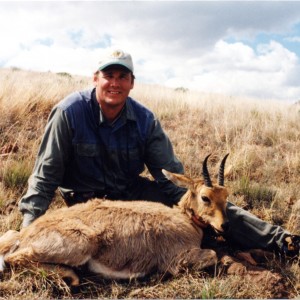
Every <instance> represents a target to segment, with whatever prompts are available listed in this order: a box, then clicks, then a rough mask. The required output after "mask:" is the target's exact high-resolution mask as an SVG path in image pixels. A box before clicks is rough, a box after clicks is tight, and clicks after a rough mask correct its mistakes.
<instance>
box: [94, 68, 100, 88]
mask: <svg viewBox="0 0 300 300" xmlns="http://www.w3.org/2000/svg"><path fill="white" fill-rule="evenodd" d="M98 79H99V71H97V72H95V73H94V76H93V83H94V86H96V85H97V83H98Z"/></svg>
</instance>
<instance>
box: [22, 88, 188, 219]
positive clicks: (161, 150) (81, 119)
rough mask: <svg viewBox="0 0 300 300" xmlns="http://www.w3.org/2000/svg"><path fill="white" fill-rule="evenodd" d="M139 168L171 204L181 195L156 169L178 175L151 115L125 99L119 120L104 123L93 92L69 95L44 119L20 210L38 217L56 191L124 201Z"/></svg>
mask: <svg viewBox="0 0 300 300" xmlns="http://www.w3.org/2000/svg"><path fill="white" fill-rule="evenodd" d="M145 165H146V166H147V168H148V170H149V171H150V173H151V175H152V176H153V177H154V179H155V180H156V181H157V182H158V184H159V185H160V186H161V188H162V190H163V191H164V192H165V194H166V195H167V196H168V197H170V199H172V200H173V201H174V203H176V202H177V201H178V200H179V198H180V196H181V195H182V193H183V191H182V189H180V188H178V187H176V186H175V185H174V184H173V183H171V182H170V181H168V180H167V179H166V178H165V177H164V175H163V174H162V172H161V169H167V170H169V171H171V172H175V173H183V167H182V164H181V163H180V162H179V161H178V159H177V158H176V156H175V155H174V152H173V148H172V145H171V143H170V140H169V138H168V137H167V135H166V134H165V133H164V131H163V129H162V128H161V125H160V122H159V121H158V120H157V119H156V117H155V116H154V114H153V113H152V112H151V111H150V110H148V109H147V108H146V107H144V106H142V105H141V104H140V103H138V102H136V101H135V100H133V99H132V98H130V97H128V98H127V100H126V104H125V106H124V109H123V111H122V113H121V114H120V116H119V117H118V118H117V120H115V121H114V122H113V123H112V124H108V123H107V122H106V121H105V119H104V117H103V115H102V112H101V109H100V107H99V104H98V102H97V100H96V97H95V90H94V89H93V90H87V91H83V92H75V93H73V94H71V95H69V96H68V97H66V98H65V99H63V100H62V101H61V102H60V103H58V104H57V105H56V106H55V107H54V108H53V110H52V112H51V114H50V116H49V120H48V123H47V126H46V129H45V133H44V136H43V139H42V142H41V145H40V149H39V152H38V156H37V159H36V162H35V166H34V170H33V173H32V175H31V177H30V178H29V181H28V190H27V193H26V194H25V196H24V197H23V198H22V199H21V201H20V204H19V208H20V211H21V212H22V213H23V214H26V213H28V214H31V215H33V216H34V217H38V216H40V215H41V214H43V213H44V212H45V211H46V210H47V209H48V207H49V205H50V203H51V200H52V198H53V197H54V193H55V191H56V189H57V188H58V187H59V188H60V189H61V190H62V191H64V192H68V191H70V192H71V191H73V192H90V191H95V192H99V193H102V192H103V194H106V193H108V194H110V193H114V195H116V197H118V195H119V197H120V199H124V198H128V197H127V193H128V187H130V186H131V185H132V184H134V182H135V181H136V180H137V178H138V177H139V175H140V174H141V173H142V172H143V170H144V166H145Z"/></svg>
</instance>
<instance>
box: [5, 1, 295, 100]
mask: <svg viewBox="0 0 300 300" xmlns="http://www.w3.org/2000/svg"><path fill="white" fill-rule="evenodd" d="M0 38H1V40H0V68H10V67H17V68H22V69H26V70H33V71H46V72H48V71H51V72H68V73H70V74H74V75H84V76H92V74H93V72H94V71H96V68H97V63H98V61H99V60H100V57H101V55H102V54H103V53H104V52H107V50H108V49H123V50H124V51H125V52H129V53H130V54H131V55H132V57H133V61H134V67H135V76H136V78H137V79H136V80H137V82H141V83H150V84H155V85H156V84H158V85H162V86H167V87H171V88H179V87H183V88H187V89H189V90H196V91H200V92H205V93H221V94H226V95H229V96H243V97H244V96H246V97H254V98H259V99H262V100H269V99H276V100H281V101H289V102H295V101H298V100H300V1H299V2H298V1H293V2H289V1H43V2H41V1H33V2H27V1H20V2H14V1H4V2H3V1H1V2H0Z"/></svg>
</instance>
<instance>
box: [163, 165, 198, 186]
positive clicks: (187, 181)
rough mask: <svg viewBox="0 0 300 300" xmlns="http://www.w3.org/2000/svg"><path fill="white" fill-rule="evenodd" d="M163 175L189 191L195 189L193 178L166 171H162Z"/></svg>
mask: <svg viewBox="0 0 300 300" xmlns="http://www.w3.org/2000/svg"><path fill="white" fill-rule="evenodd" d="M162 173H163V174H164V175H165V176H166V177H167V178H168V179H169V180H171V181H172V182H173V183H174V184H176V185H178V186H180V187H184V188H187V189H192V187H193V181H192V179H191V178H189V177H187V176H185V175H182V174H175V173H171V172H169V171H167V170H165V169H162Z"/></svg>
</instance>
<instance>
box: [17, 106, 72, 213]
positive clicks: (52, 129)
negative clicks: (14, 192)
mask: <svg viewBox="0 0 300 300" xmlns="http://www.w3.org/2000/svg"><path fill="white" fill-rule="evenodd" d="M71 147H72V130H71V127H70V124H69V122H68V119H67V116H66V113H65V111H64V110H62V109H61V108H59V107H54V109H53V110H52V112H51V114H50V116H49V119H48V123H47V125H46V128H45V133H44V136H43V138H42V142H41V145H40V148H39V152H38V156H37V159H36V161H35V165H34V169H33V173H32V175H31V176H30V178H29V180H28V190H27V193H26V194H25V195H24V197H22V198H21V200H20V203H19V209H20V211H21V212H22V213H23V214H24V215H25V214H27V215H31V216H32V217H33V218H36V217H39V216H40V215H42V214H44V213H45V211H46V210H47V209H48V207H49V205H50V203H51V201H52V198H53V197H54V193H55V191H56V189H57V187H58V186H59V185H60V183H61V181H62V178H63V175H64V172H65V166H66V164H67V162H68V160H69V153H70V148H71Z"/></svg>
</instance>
